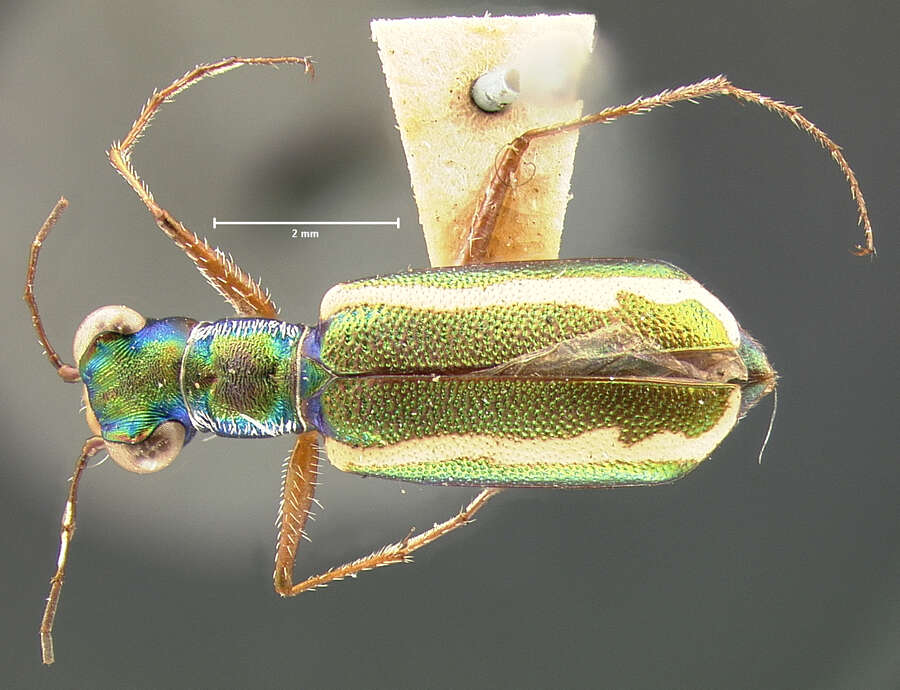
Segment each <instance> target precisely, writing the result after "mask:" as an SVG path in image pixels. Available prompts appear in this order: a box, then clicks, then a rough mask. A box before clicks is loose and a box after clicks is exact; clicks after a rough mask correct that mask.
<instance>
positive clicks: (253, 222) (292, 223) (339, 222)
mask: <svg viewBox="0 0 900 690" xmlns="http://www.w3.org/2000/svg"><path fill="white" fill-rule="evenodd" d="M220 225H257V226H260V225H261V226H266V225H269V226H284V225H289V226H299V225H304V226H309V225H322V226H330V225H393V226H394V227H395V228H397V229H398V230H399V229H400V216H397V220H218V219H216V217H215V216H213V219H212V226H213V229H215V228H217V227H219V226H220Z"/></svg>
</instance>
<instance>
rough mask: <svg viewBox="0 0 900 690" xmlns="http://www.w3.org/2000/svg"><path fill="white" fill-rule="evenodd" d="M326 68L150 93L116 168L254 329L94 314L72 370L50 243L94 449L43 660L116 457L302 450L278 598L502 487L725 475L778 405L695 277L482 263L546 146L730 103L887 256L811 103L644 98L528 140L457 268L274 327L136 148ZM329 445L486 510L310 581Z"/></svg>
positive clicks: (279, 60)
mask: <svg viewBox="0 0 900 690" xmlns="http://www.w3.org/2000/svg"><path fill="white" fill-rule="evenodd" d="M279 64H297V65H302V66H303V67H304V68H305V70H306V72H307V73H311V72H312V70H313V65H312V62H311V61H310V60H309V59H308V58H300V57H263V58H228V59H224V60H221V61H219V62H214V63H210V64H204V65H200V66H198V67H196V68H195V69H193V70H191V71H189V72H187V73H186V74H185V75H184V76H182V77H181V78H179V79H177V80H175V81H174V82H172V83H171V84H170V85H169V86H168V87H166V88H165V89H163V90H162V91H158V92H154V94H153V95H152V96H151V98H150V100H149V101H148V103H147V104H146V106H144V108H143V110H142V111H141V113H140V115H139V116H138V119H137V120H136V121H135V122H134V124H133V126H132V127H131V129H130V130H129V131H128V134H127V135H126V136H125V138H124V139H123V140H122V141H121V142H120V143H114V144H113V145H112V147H111V148H110V150H109V152H108V155H109V160H110V162H111V163H112V165H113V167H114V168H115V169H116V170H117V171H118V172H119V173H120V174H121V175H122V176H123V177H124V178H125V180H126V182H127V183H128V184H129V186H130V187H131V188H132V189H133V190H134V191H135V192H136V193H137V195H138V197H140V199H141V201H142V202H143V203H144V205H145V206H146V207H147V209H148V210H149V211H150V214H151V215H152V216H153V218H154V220H155V221H156V224H157V225H158V226H159V228H160V229H161V230H162V231H163V232H164V233H165V234H166V235H167V236H168V237H169V238H170V239H171V240H172V241H173V242H174V243H175V244H176V245H177V246H178V247H179V248H180V249H181V250H182V251H183V252H184V253H185V254H186V255H187V256H188V257H189V258H190V259H191V261H193V262H194V265H195V266H196V267H197V269H198V270H199V271H200V272H201V273H202V274H203V276H204V277H205V278H206V280H207V281H208V282H209V284H210V285H211V286H212V287H213V288H214V289H215V290H216V291H218V292H219V294H221V295H222V297H224V298H225V300H226V301H227V302H229V303H230V304H231V305H232V306H233V307H234V310H235V312H236V313H237V317H235V318H229V319H223V320H221V321H216V322H213V323H205V322H199V321H196V320H193V319H189V318H184V317H174V318H164V319H148V318H145V317H143V316H141V315H140V314H138V313H137V312H135V311H134V310H132V309H129V308H127V307H121V306H114V307H103V308H101V309H98V310H96V311H95V312H93V313H92V314H91V315H89V316H88V317H87V318H86V319H85V320H84V322H83V323H82V324H81V326H80V327H79V328H78V330H77V333H76V335H75V341H74V353H73V356H74V361H75V364H74V365H70V364H66V363H64V362H63V361H62V360H61V358H60V357H59V355H58V354H57V352H56V350H55V349H54V348H53V347H52V346H51V345H50V343H49V341H48V339H47V336H46V334H45V332H44V328H43V325H42V323H41V318H40V316H39V314H38V309H37V304H36V302H35V298H34V291H33V287H34V279H35V273H36V269H37V261H38V254H39V251H40V248H41V245H42V243H43V242H44V240H45V239H46V237H47V235H48V233H49V232H50V230H51V228H52V227H53V225H54V224H55V222H56V220H57V219H58V217H59V215H60V213H61V212H62V211H63V209H64V208H65V207H66V205H67V202H66V200H65V199H60V200H59V202H58V203H57V204H56V206H55V208H54V209H53V211H52V212H51V214H50V216H49V217H48V218H47V220H46V222H45V223H44V225H43V226H42V227H41V229H40V230H39V232H38V233H37V236H36V237H35V239H34V241H33V243H32V247H31V253H30V258H29V262H28V269H27V274H26V281H25V295H24V297H25V300H26V302H27V304H28V307H29V309H30V310H31V315H32V320H33V322H34V327H35V330H36V331H37V335H38V338H39V340H40V342H41V344H42V345H43V347H44V349H45V351H46V356H47V358H48V359H49V360H50V362H51V364H52V365H53V366H54V368H55V369H56V370H57V373H58V374H59V376H60V377H61V378H62V379H63V380H64V381H66V382H69V383H81V384H82V389H83V393H84V400H85V405H86V416H87V422H88V426H89V427H90V429H91V433H92V436H91V437H90V438H88V439H87V440H86V441H85V442H84V445H83V447H82V449H81V453H80V454H79V456H78V459H77V460H76V462H75V470H74V474H73V476H72V480H71V484H70V487H69V492H68V498H67V500H66V504H65V509H64V511H63V516H62V523H61V530H60V548H59V557H58V563H57V570H56V573H55V574H54V576H53V578H52V579H51V581H50V583H51V584H50V593H49V596H48V598H47V604H46V609H45V611H44V616H43V619H42V622H41V626H40V640H41V649H42V654H43V661H44V663H46V664H51V663H53V660H54V653H53V641H52V637H51V631H52V627H53V619H54V616H55V614H56V609H57V605H58V602H59V596H60V590H61V587H62V584H63V579H64V577H65V572H66V563H67V560H68V553H69V546H70V543H71V541H72V537H73V535H74V532H75V512H76V502H77V496H78V485H79V482H80V480H81V476H82V474H83V472H84V469H85V466H86V463H87V460H88V458H89V457H91V456H93V455H94V454H95V453H97V452H98V451H100V450H105V451H106V452H107V453H108V454H109V455H110V456H111V457H112V458H113V460H114V461H115V462H116V463H118V464H119V465H121V466H122V467H124V468H125V469H127V470H129V471H131V472H136V473H139V474H142V473H150V472H156V471H158V470H160V469H162V468H164V467H166V466H167V465H169V464H170V463H171V462H172V461H173V460H174V459H175V456H176V455H178V453H179V452H180V451H181V448H182V446H183V445H185V444H186V443H187V442H188V441H190V440H191V439H192V438H193V437H194V436H195V435H196V434H197V433H198V432H200V433H213V434H216V435H219V436H227V437H239V438H247V437H268V436H276V435H280V434H296V435H297V440H296V443H295V445H294V450H293V452H292V454H291V456H290V457H289V458H288V460H287V465H286V469H285V473H284V484H283V488H282V493H281V504H280V507H279V511H278V540H277V547H276V554H275V572H274V585H275V590H276V591H277V592H278V593H279V594H280V595H282V596H293V595H295V594H299V593H300V592H303V591H306V590H308V589H311V588H315V587H319V586H321V585H324V584H326V583H328V582H331V581H333V580H339V579H341V578H344V577H347V576H349V575H355V574H356V573H358V572H360V571H364V570H369V569H371V568H375V567H377V566H382V565H389V564H392V563H402V562H406V561H408V560H409V559H410V555H411V554H412V553H413V552H414V551H416V550H418V549H420V548H422V547H423V546H425V545H426V544H430V543H431V542H433V541H435V540H437V539H438V538H439V537H441V536H443V535H445V534H447V533H448V532H450V531H451V530H454V529H456V528H457V527H460V526H462V525H465V524H466V523H468V522H469V521H471V520H472V517H473V516H474V515H475V514H476V513H477V512H478V511H479V510H481V508H482V507H483V506H484V505H485V504H486V503H487V502H488V500H489V499H491V498H492V497H493V496H495V495H496V494H497V493H498V492H500V491H501V489H503V488H511V487H610V486H622V485H647V484H657V483H660V482H669V481H673V480H675V479H678V478H680V477H682V476H684V475H685V474H686V473H688V472H689V471H691V470H692V469H694V467H696V466H697V465H698V464H699V463H700V462H701V461H703V460H704V459H705V458H706V457H708V456H709V455H710V454H711V453H712V451H713V450H714V449H715V447H716V446H717V445H718V444H719V442H720V441H721V440H722V439H723V438H724V437H725V436H726V435H727V434H728V433H729V432H730V430H731V429H732V428H733V426H734V424H735V423H736V422H737V420H738V419H740V417H741V416H743V415H744V414H745V413H746V412H747V411H748V410H749V408H750V407H752V406H753V405H754V404H755V403H756V402H758V401H759V400H760V399H761V398H762V397H764V396H765V395H767V394H768V393H769V392H771V391H773V390H774V389H775V372H774V370H773V368H772V366H771V365H770V364H769V362H768V359H767V358H766V355H765V352H764V350H763V348H762V347H761V346H760V344H759V343H758V342H757V341H756V340H754V339H753V338H752V337H751V336H750V335H749V334H748V333H747V332H746V331H745V330H744V329H743V328H741V327H740V326H739V325H738V322H737V321H736V320H735V318H734V316H732V314H731V313H730V312H729V310H728V309H727V308H726V307H725V306H724V305H723V304H722V302H720V301H719V300H718V299H717V298H716V297H715V296H713V295H712V294H711V293H709V292H708V291H707V290H706V289H705V288H704V287H703V286H702V285H700V284H699V283H698V282H697V281H695V280H694V279H693V278H691V277H690V276H689V275H687V274H686V273H685V272H683V271H682V270H680V269H678V268H676V267H674V266H672V265H670V264H667V263H664V262H661V261H648V260H641V259H578V260H561V261H528V262H519V263H505V264H483V263H482V262H483V260H484V259H485V256H486V250H487V247H489V245H490V242H491V234H492V231H493V227H494V224H495V222H496V218H497V214H498V212H499V209H500V208H501V207H502V205H503V200H504V198H505V197H506V194H507V193H508V191H509V189H510V184H509V183H508V181H509V180H510V179H511V178H512V177H513V175H514V174H515V172H516V170H517V169H518V168H519V166H520V164H521V163H522V160H523V156H524V155H525V152H526V151H527V150H528V147H529V144H530V143H531V142H533V141H534V140H536V139H539V138H542V137H548V136H553V135H556V134H558V133H561V132H566V131H571V130H574V129H577V128H580V127H583V126H584V125H588V124H594V123H602V122H610V121H612V120H615V119H617V118H620V117H622V116H624V115H631V114H635V113H644V112H647V111H650V110H653V109H655V108H658V107H660V106H669V105H673V104H675V103H678V102H681V101H693V100H697V99H700V98H703V97H709V96H718V95H726V96H730V97H732V98H734V99H736V100H738V101H743V102H748V103H754V104H756V105H760V106H762V107H764V108H766V109H768V110H770V111H772V112H774V113H775V114H777V115H780V116H781V117H784V118H786V119H788V120H790V122H792V123H793V124H794V125H796V126H797V127H799V128H800V129H801V130H803V131H804V132H806V133H807V134H809V135H810V136H811V137H812V138H813V139H814V140H815V141H817V142H818V143H819V144H820V145H821V146H823V147H824V148H825V149H826V151H828V153H829V154H830V155H831V157H832V158H833V159H834V160H835V162H836V163H837V165H838V166H839V167H840V169H841V171H842V172H843V174H844V176H845V177H846V179H847V182H848V183H849V186H850V192H851V195H852V197H853V198H854V199H855V201H856V204H857V206H858V209H859V222H860V224H861V225H862V226H863V229H864V233H865V237H864V243H863V244H862V245H859V246H857V247H856V248H855V250H854V251H855V253H857V254H860V255H865V254H873V253H874V250H875V249H874V242H873V236H872V230H871V227H870V224H869V218H868V214H867V212H866V205H865V202H864V200H863V196H862V192H861V191H860V188H859V184H858V183H857V180H856V177H855V175H854V173H853V171H852V170H851V169H850V167H849V165H848V164H847V162H846V160H845V159H844V156H843V154H842V153H841V150H840V148H839V147H838V146H837V145H836V144H835V143H834V142H832V141H831V139H829V138H828V137H827V136H826V135H825V134H824V133H823V132H822V131H821V130H820V129H819V128H818V127H816V126H815V125H814V124H813V123H812V122H810V121H809V120H807V119H806V118H805V117H804V116H803V115H801V114H800V112H799V110H798V109H797V108H796V107H794V106H789V105H785V104H783V103H781V102H779V101H775V100H772V99H770V98H768V97H766V96H762V95H760V94H758V93H755V92H753V91H748V90H746V89H742V88H739V87H736V86H734V85H733V84H731V83H730V82H729V81H728V80H727V79H725V78H724V77H721V76H720V77H715V78H712V79H707V80H705V81H701V82H698V83H695V84H691V85H688V86H683V87H679V88H676V89H672V90H667V91H663V92H661V93H659V94H657V95H655V96H652V97H650V98H638V99H636V100H634V101H632V102H631V103H628V104H626V105H621V106H617V107H614V108H607V109H605V110H601V111H599V112H597V113H594V114H592V115H588V116H585V117H582V118H580V119H577V120H573V121H570V122H563V123H560V124H556V125H551V126H547V127H541V128H538V129H532V130H530V131H527V132H525V133H524V134H522V135H521V136H519V137H517V138H516V139H515V140H514V141H512V142H511V143H510V144H509V145H508V146H507V147H506V148H505V149H504V150H503V151H502V153H501V155H500V156H499V157H498V162H497V165H496V169H495V170H494V173H493V176H492V178H491V180H490V182H489V183H488V184H487V185H486V187H485V189H484V191H483V194H482V196H481V198H480V203H478V204H477V208H476V211H475V213H474V217H473V219H472V222H471V225H470V230H469V232H468V234H467V235H466V236H465V237H462V238H461V239H460V243H459V264H460V265H459V266H454V267H449V268H438V269H430V270H424V271H416V272H406V273H397V274H393V275H385V276H381V277H376V278H369V279H364V280H356V281H354V282H350V283H344V284H340V285H337V286H335V287H334V288H332V289H331V290H330V291H329V292H328V293H327V294H326V296H325V298H324V300H323V302H322V307H321V314H320V318H319V322H318V323H317V324H315V325H313V326H303V325H295V324H291V323H285V322H283V321H279V320H277V319H276V314H277V310H276V307H275V304H274V302H273V301H272V299H271V298H270V297H269V295H268V293H267V292H266V291H265V290H264V289H263V288H262V287H261V286H260V285H259V283H257V282H255V281H254V280H252V279H251V278H249V277H248V275H247V274H246V273H245V272H244V271H242V270H241V269H240V268H239V267H238V266H237V265H236V264H235V263H234V262H233V261H232V260H231V259H230V258H228V257H226V256H225V255H224V254H223V253H222V252H220V251H219V250H218V249H215V248H213V247H211V246H210V245H209V244H207V242H206V241H205V240H202V239H200V238H199V237H198V236H197V235H195V234H194V233H193V232H191V231H190V230H188V229H187V228H186V227H185V226H184V225H182V224H181V222H179V221H178V220H177V219H176V218H175V217H174V216H173V215H172V214H171V213H169V212H168V211H167V210H165V209H164V208H163V207H161V206H160V205H159V204H157V202H156V201H155V200H154V198H153V196H152V194H151V193H150V190H149V188H148V187H147V186H146V185H145V184H144V183H143V182H142V181H141V179H140V178H139V177H138V175H137V173H136V172H135V169H134V168H133V167H132V164H131V151H132V148H133V146H134V144H135V143H136V141H137V140H138V138H139V137H140V135H141V134H142V133H143V132H144V130H145V129H146V128H147V126H148V125H149V123H150V120H151V119H152V118H153V116H154V114H155V113H156V112H157V110H158V109H159V108H160V106H161V105H162V104H163V103H165V102H166V101H167V100H169V99H171V98H172V97H173V96H174V95H175V94H177V93H178V92H180V91H182V90H184V89H186V88H188V87H190V86H192V85H193V84H195V83H196V82H198V81H200V80H201V79H204V78H205V77H209V76H212V75H215V74H218V73H221V72H224V71H227V70H229V69H232V68H235V67H239V66H241V65H279ZM319 439H322V440H323V441H324V444H323V445H324V450H325V451H326V453H327V456H328V457H329V459H330V460H331V462H332V463H333V464H334V465H336V466H337V467H338V468H339V469H342V470H346V471H349V472H356V473H360V474H364V475H372V476H379V477H385V478H390V479H400V480H404V481H413V482H423V483H428V484H441V485H465V486H472V487H478V488H480V489H481V491H480V492H479V493H478V495H477V496H476V497H475V498H474V499H473V500H472V501H471V502H470V503H469V504H468V505H467V506H465V507H464V508H463V509H462V510H461V511H460V512H459V513H458V514H456V515H453V516H452V517H450V518H449V519H447V520H445V521H444V522H441V523H436V524H435V525H434V526H433V527H432V528H431V529H428V530H425V531H423V532H421V533H419V534H413V533H412V532H411V533H410V534H409V536H407V537H406V538H404V539H402V540H400V541H398V542H396V543H393V544H389V545H387V546H384V547H383V548H381V549H378V550H376V551H374V552H373V553H372V554H370V555H368V556H365V557H362V558H359V559H357V560H354V561H351V562H349V563H345V564H343V565H340V566H338V567H335V568H332V569H330V570H328V571H327V572H324V573H322V574H319V575H315V576H313V577H310V578H308V579H306V580H303V581H302V582H294V577H293V568H294V561H295V556H296V553H297V548H298V544H299V540H300V538H301V537H302V536H305V533H304V525H305V523H306V520H307V517H308V514H309V509H310V506H311V504H312V502H313V501H314V497H313V494H314V490H315V478H316V473H317V466H318V452H317V450H318V444H319Z"/></svg>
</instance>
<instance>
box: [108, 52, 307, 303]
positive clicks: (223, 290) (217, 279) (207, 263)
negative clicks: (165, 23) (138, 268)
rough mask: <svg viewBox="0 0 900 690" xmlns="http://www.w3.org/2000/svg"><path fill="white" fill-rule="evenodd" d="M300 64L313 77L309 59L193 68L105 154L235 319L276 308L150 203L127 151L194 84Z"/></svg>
mask: <svg viewBox="0 0 900 690" xmlns="http://www.w3.org/2000/svg"><path fill="white" fill-rule="evenodd" d="M285 63H289V64H301V65H303V66H304V67H305V68H306V72H307V73H310V74H312V73H313V63H312V61H311V60H310V59H309V58H301V57H258V58H238V57H233V58H226V59H224V60H220V61H218V62H213V63H209V64H204V65H198V66H197V67H195V68H194V69H192V70H190V71H189V72H187V73H186V74H185V75H184V76H182V77H180V78H179V79H176V80H175V81H173V82H172V83H171V84H169V86H167V87H166V88H164V89H163V90H162V91H154V92H153V95H152V96H150V100H148V101H147V104H146V105H145V106H144V108H143V110H141V113H140V115H139V116H138V118H137V120H135V121H134V124H133V125H132V126H131V129H130V130H128V134H126V135H125V138H124V139H123V140H122V141H121V142H113V144H112V146H111V147H110V149H109V151H108V152H107V153H108V156H109V161H110V163H112V165H113V167H114V168H115V169H116V170H117V171H118V172H119V173H120V174H121V175H122V177H124V178H125V181H126V182H128V184H129V186H130V187H131V188H132V189H133V190H134V191H135V193H136V194H137V195H138V197H139V198H140V199H141V201H143V202H144V205H145V206H146V207H147V209H148V210H149V211H150V213H151V215H152V216H153V218H154V219H155V220H156V224H157V225H158V226H159V228H160V229H161V230H162V231H163V232H164V233H165V234H166V235H167V236H168V237H169V238H170V239H171V240H172V241H173V242H174V243H175V244H176V245H177V246H178V248H179V249H181V250H182V251H183V252H184V253H185V254H187V256H188V258H189V259H190V260H191V261H193V262H194V265H195V266H196V267H197V270H199V271H200V273H201V274H202V275H203V277H204V278H206V280H207V282H208V283H209V284H210V285H212V287H213V288H214V289H215V290H216V292H218V293H219V294H220V295H222V297H224V298H225V300H226V301H227V302H229V303H230V304H231V305H232V306H233V307H234V309H235V311H236V312H237V313H238V314H244V315H253V316H262V317H267V318H273V317H275V316H276V315H277V313H278V309H277V307H276V306H275V303H274V302H273V301H272V298H271V297H269V293H268V291H267V290H265V289H263V288H262V287H261V286H260V285H259V283H257V282H256V281H254V280H253V279H252V278H250V276H248V275H247V274H246V273H245V272H244V271H243V270H241V268H240V267H239V266H238V265H237V264H235V263H234V261H233V260H232V259H231V258H230V257H229V256H226V255H225V254H224V253H223V252H221V251H220V250H219V249H217V248H215V247H211V246H210V245H209V244H208V243H207V242H206V240H203V239H201V238H199V237H197V235H195V234H194V233H193V232H191V231H190V230H188V229H187V228H186V227H185V226H184V225H182V224H181V222H179V221H178V220H177V219H176V218H175V217H174V216H173V215H172V214H170V213H169V212H168V211H167V210H166V209H164V208H162V207H161V206H160V205H159V204H157V203H156V201H155V200H154V199H153V194H152V193H151V192H150V188H149V187H148V186H147V185H146V184H145V183H144V182H143V180H141V178H140V177H138V174H137V172H136V171H135V169H134V167H133V166H132V164H131V150H132V148H133V147H134V145H135V143H136V142H137V140H138V139H139V138H140V137H141V135H142V134H143V133H144V131H145V130H146V129H147V127H148V126H149V125H150V121H151V120H152V119H153V117H154V115H155V114H156V112H157V110H159V108H160V107H161V106H162V104H163V103H165V102H166V101H168V100H171V99H172V98H174V97H175V95H176V94H178V93H179V92H180V91H183V90H184V89H187V88H189V87H190V86H193V85H194V84H195V83H197V82H198V81H200V80H202V79H204V78H206V77H211V76H215V75H217V74H221V73H222V72H226V71H228V70H230V69H234V68H236V67H240V66H241V65H279V64H285Z"/></svg>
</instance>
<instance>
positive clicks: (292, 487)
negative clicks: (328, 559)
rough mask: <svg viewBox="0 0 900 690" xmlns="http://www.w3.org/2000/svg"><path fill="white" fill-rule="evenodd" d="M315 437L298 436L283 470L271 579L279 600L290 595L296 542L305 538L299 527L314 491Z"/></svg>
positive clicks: (316, 462)
mask: <svg viewBox="0 0 900 690" xmlns="http://www.w3.org/2000/svg"><path fill="white" fill-rule="evenodd" d="M317 436H318V432H316V431H308V432H306V433H305V434H300V436H298V437H297V442H296V443H295V444H294V450H293V451H292V452H291V456H290V457H289V458H288V459H287V462H286V464H285V468H284V481H283V484H282V488H281V504H280V505H279V507H278V542H277V544H276V547H275V574H274V576H273V579H274V582H275V591H276V592H278V593H279V594H280V595H282V596H288V595H289V594H291V591H290V590H291V585H292V584H293V577H294V561H295V560H296V558H297V547H298V546H299V545H300V539H301V538H302V537H304V536H305V533H304V532H303V526H304V525H305V524H306V520H307V518H309V508H310V506H311V505H312V502H313V497H314V495H315V491H316V483H315V482H316V475H317V474H318V466H319V458H318V453H317V447H316V438H317Z"/></svg>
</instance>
